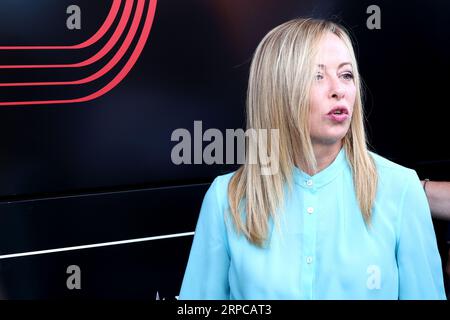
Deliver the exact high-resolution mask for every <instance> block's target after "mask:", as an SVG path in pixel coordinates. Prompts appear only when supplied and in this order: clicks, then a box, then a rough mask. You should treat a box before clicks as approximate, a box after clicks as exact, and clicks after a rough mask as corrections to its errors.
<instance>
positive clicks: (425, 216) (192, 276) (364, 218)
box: [180, 19, 445, 299]
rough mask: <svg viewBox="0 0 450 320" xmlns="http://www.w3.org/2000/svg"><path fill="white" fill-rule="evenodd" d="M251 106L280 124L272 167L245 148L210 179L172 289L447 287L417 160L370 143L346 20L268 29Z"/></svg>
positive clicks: (356, 292) (191, 294) (261, 121)
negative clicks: (403, 162)
mask: <svg viewBox="0 0 450 320" xmlns="http://www.w3.org/2000/svg"><path fill="white" fill-rule="evenodd" d="M247 117H248V119H247V128H248V129H250V128H251V129H255V130H258V129H274V128H275V129H278V130H279V141H276V143H274V142H271V143H269V146H268V148H269V150H270V149H272V150H270V151H273V152H278V166H277V167H278V170H277V172H276V173H275V174H262V163H263V162H262V161H261V159H260V157H259V158H258V160H260V161H256V164H255V163H251V162H250V161H249V160H248V158H249V157H247V158H246V163H245V164H244V165H243V166H242V167H240V168H239V170H237V171H236V172H232V173H229V174H226V175H222V176H218V177H217V178H216V179H215V180H214V181H213V183H212V185H211V186H210V188H209V190H208V191H207V193H206V195H205V197H204V200H203V204H202V207H201V210H200V216H199V220H198V223H197V227H196V231H195V236H194V240H193V244H192V248H191V253H190V256H189V261H188V264H187V268H186V272H185V275H184V279H183V283H182V286H181V292H180V299H445V293H444V286H443V275H442V269H441V260H440V257H439V254H438V250H437V246H436V239H435V234H434V230H433V225H432V221H431V215H430V210H429V206H428V203H427V199H426V196H425V193H424V190H423V188H422V185H421V183H420V180H419V178H418V177H417V174H416V172H415V171H413V170H411V169H407V168H404V167H402V166H400V165H397V164H395V163H392V162H390V161H388V160H386V159H384V158H382V157H380V156H378V155H376V154H374V153H372V152H369V151H368V149H367V144H366V138H365V132H364V124H363V109H362V98H361V84H360V77H359V74H358V68H357V63H356V59H355V54H354V51H353V48H352V44H351V40H350V38H349V36H348V34H347V33H346V31H345V30H344V29H343V27H342V26H339V25H337V24H335V23H332V22H328V21H323V20H314V19H295V20H292V21H289V22H286V23H284V24H282V25H280V26H278V27H276V28H275V29H273V30H272V31H270V32H269V33H268V34H267V35H266V36H265V37H264V39H263V40H262V41H261V43H260V44H259V46H258V48H257V49H256V52H255V55H254V58H253V61H252V65H251V70H250V77H249V86H248V97H247ZM250 145H251V144H250V143H249V144H247V152H249V151H251V150H250V149H249V146H250ZM271 145H272V146H275V145H276V147H273V148H271ZM247 154H249V153H247Z"/></svg>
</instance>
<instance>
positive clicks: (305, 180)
mask: <svg viewBox="0 0 450 320" xmlns="http://www.w3.org/2000/svg"><path fill="white" fill-rule="evenodd" d="M347 165H348V162H347V156H346V153H345V150H344V148H343V147H342V148H341V150H340V151H339V153H338V155H337V156H336V158H335V159H334V161H333V162H332V163H331V164H330V165H329V166H328V167H326V168H325V169H323V170H322V171H320V172H319V173H317V174H315V175H313V176H310V175H309V174H307V173H306V172H304V171H302V170H301V169H300V168H298V167H296V166H294V181H295V183H296V184H298V185H300V186H302V187H304V188H306V189H316V188H320V187H323V186H324V185H326V184H328V183H330V182H331V181H333V180H334V179H335V178H336V177H337V175H338V174H339V173H340V172H341V171H342V170H343V169H344V168H345V167H346V166H347Z"/></svg>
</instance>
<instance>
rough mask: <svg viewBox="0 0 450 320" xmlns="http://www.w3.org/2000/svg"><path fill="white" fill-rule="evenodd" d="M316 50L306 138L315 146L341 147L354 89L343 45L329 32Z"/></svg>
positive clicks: (346, 129)
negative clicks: (308, 135)
mask: <svg viewBox="0 0 450 320" xmlns="http://www.w3.org/2000/svg"><path fill="white" fill-rule="evenodd" d="M318 49H319V50H318V55H317V60H316V61H315V65H314V68H315V73H314V75H315V76H314V82H313V85H312V88H311V101H310V103H311V113H310V118H309V127H310V135H311V140H312V143H313V144H315V145H317V144H320V145H334V144H336V143H341V140H342V138H343V137H344V136H345V134H346V133H347V131H348V130H349V127H350V120H351V117H352V114H353V106H354V103H355V95H356V87H355V82H354V79H353V69H352V65H351V63H350V62H351V59H350V53H349V51H348V49H347V47H346V46H345V43H344V42H343V41H342V40H341V39H339V38H338V37H337V36H336V35H335V34H333V33H331V32H329V33H328V34H327V35H325V36H324V37H323V38H322V40H321V42H320V43H319V47H318Z"/></svg>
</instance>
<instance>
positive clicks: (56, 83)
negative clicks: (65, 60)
mask: <svg viewBox="0 0 450 320" xmlns="http://www.w3.org/2000/svg"><path fill="white" fill-rule="evenodd" d="M130 1H131V0H130ZM144 5H145V0H137V7H136V12H135V14H134V17H133V22H132V24H131V27H130V31H129V32H128V34H127V36H126V38H125V40H124V42H123V44H122V45H121V47H120V48H119V50H118V51H117V52H116V54H115V55H114V56H113V57H112V59H111V60H110V61H108V63H107V64H106V65H104V66H103V68H101V69H100V70H98V71H97V72H96V73H94V74H92V75H90V76H89V77H86V78H83V79H80V80H73V81H46V82H15V83H14V82H12V83H0V87H30V86H70V85H78V84H85V83H89V82H92V81H94V80H97V79H98V78H100V77H102V76H104V75H105V74H106V73H108V72H109V71H110V70H111V69H112V68H114V66H115V65H116V64H117V63H119V61H120V59H122V57H123V56H124V55H125V53H126V52H127V50H128V48H129V47H130V45H131V42H132V41H133V39H134V36H135V35H136V32H137V30H138V28H139V24H140V22H141V18H142V13H143V11H144Z"/></svg>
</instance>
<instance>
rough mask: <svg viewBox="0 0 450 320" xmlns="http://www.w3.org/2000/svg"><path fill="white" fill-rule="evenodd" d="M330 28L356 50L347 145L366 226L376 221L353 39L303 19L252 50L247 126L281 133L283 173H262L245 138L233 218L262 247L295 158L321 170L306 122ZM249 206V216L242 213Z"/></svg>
mask: <svg viewBox="0 0 450 320" xmlns="http://www.w3.org/2000/svg"><path fill="white" fill-rule="evenodd" d="M327 32H332V33H334V34H335V35H337V36H338V37H339V38H340V39H341V40H342V41H343V42H344V43H345V45H346V46H347V47H348V49H349V52H350V55H351V63H352V65H353V73H354V81H355V86H356V89H357V90H356V99H355V105H354V108H353V116H352V119H351V123H350V128H349V131H348V132H347V134H346V136H345V137H344V138H343V147H344V149H345V152H346V154H347V157H348V159H349V162H350V166H351V168H352V174H353V182H354V186H355V192H356V197H357V200H358V203H359V207H360V209H361V212H362V215H363V218H364V220H365V222H366V224H370V217H371V213H372V206H373V204H374V201H375V194H376V186H377V172H376V168H375V164H374V161H373V159H372V157H371V156H370V154H369V151H368V148H367V142H366V134H365V129H364V116H363V105H362V97H361V95H362V90H361V80H360V77H359V73H358V69H357V62H356V57H355V53H354V51H353V47H352V42H351V39H350V36H349V35H348V33H347V31H346V30H345V29H344V28H343V27H342V26H340V25H338V24H336V23H333V22H330V21H325V20H318V19H310V18H309V19H302V18H298V19H294V20H291V21H288V22H286V23H284V24H282V25H280V26H278V27H276V28H274V29H273V30H271V31H270V32H269V33H268V34H267V35H266V36H265V37H264V38H263V40H262V41H261V42H260V44H259V45H258V47H257V49H256V52H255V54H254V57H253V60H252V64H251V68H250V76H249V83H248V91H247V110H246V112H247V129H256V130H258V129H266V130H268V131H270V129H273V128H276V129H278V130H279V142H278V145H279V149H278V159H279V165H278V168H279V170H278V173H276V174H272V175H262V174H261V161H257V163H256V164H253V163H249V161H248V158H249V157H248V155H249V144H248V143H247V144H246V161H245V163H244V164H243V165H242V166H241V167H240V168H239V169H238V170H237V171H236V172H235V174H234V175H233V177H232V178H231V180H230V183H229V186H228V200H229V204H230V209H231V216H232V221H233V223H234V226H235V228H236V230H237V232H238V233H241V232H242V233H244V235H245V237H246V238H247V239H248V240H249V241H250V242H251V243H253V244H255V245H257V246H260V247H262V246H263V245H264V242H265V240H266V238H267V234H268V222H269V218H273V219H274V220H276V218H277V213H276V212H277V210H281V209H282V208H283V200H284V190H283V189H284V186H285V183H286V182H287V184H288V186H289V190H292V180H293V178H292V176H293V169H294V165H295V163H296V162H295V161H296V160H298V161H300V163H301V166H302V167H303V168H308V169H310V170H312V171H313V172H316V167H317V165H316V159H315V156H314V152H313V148H312V143H311V138H310V134H309V126H308V119H309V113H310V105H309V100H310V89H311V85H312V81H313V79H314V74H313V72H314V69H313V67H312V66H313V63H312V62H313V59H314V57H315V54H316V52H317V46H318V42H319V41H320V39H321V37H322V36H324V35H325V34H326V33H327ZM270 151H271V150H270V144H269V152H270ZM298 155H301V156H300V159H297V157H298ZM258 160H261V159H258ZM244 208H245V215H242V214H241V210H243V209H244Z"/></svg>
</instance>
